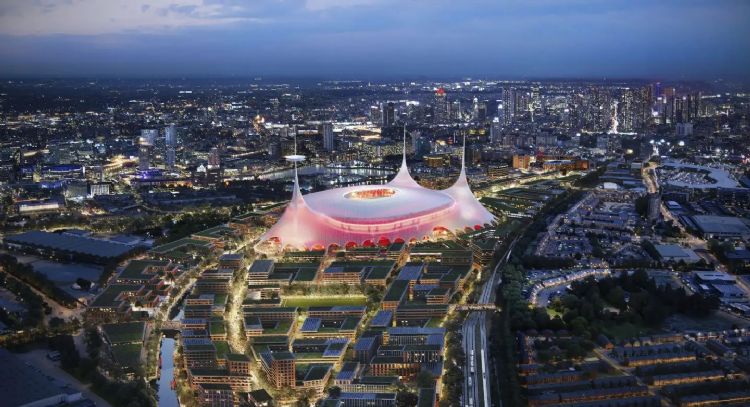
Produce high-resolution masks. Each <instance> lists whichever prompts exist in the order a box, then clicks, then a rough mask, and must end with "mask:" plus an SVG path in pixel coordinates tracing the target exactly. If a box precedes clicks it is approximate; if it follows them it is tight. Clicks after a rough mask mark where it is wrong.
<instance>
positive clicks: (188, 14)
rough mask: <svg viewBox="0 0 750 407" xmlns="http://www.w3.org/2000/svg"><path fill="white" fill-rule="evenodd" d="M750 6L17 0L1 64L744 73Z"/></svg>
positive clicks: (85, 73) (131, 72)
mask: <svg viewBox="0 0 750 407" xmlns="http://www.w3.org/2000/svg"><path fill="white" fill-rule="evenodd" d="M748 16H750V4H748V3H745V2H736V1H717V2H707V1H698V0H696V1H688V2H672V1H670V2H661V3H658V4H652V3H649V2H621V1H616V2H596V1H576V2H573V3H566V4H558V3H557V2H549V1H543V0H538V1H533V2H523V3H522V2H502V3H499V4H494V3H492V2H485V1H475V2H469V4H464V3H462V4H460V5H459V4H454V3H451V2H442V1H441V2H430V3H429V5H427V4H425V3H423V2H409V3H406V4H400V3H396V2H392V1H389V0H383V1H379V0H358V1H349V2H340V1H330V0H326V1H323V0H308V1H305V2H303V1H289V2H255V3H254V4H252V5H246V4H243V3H241V2H231V1H207V2H201V1H193V0H184V1H179V2H172V1H160V0H156V1H138V2H106V3H99V4H96V3H94V2H89V1H78V2H63V1H45V2H34V3H27V2H20V1H14V2H6V3H5V4H4V5H3V6H2V7H0V39H2V45H0V60H2V62H0V76H3V77H9V78H14V77H33V76H45V77H58V76H59V77H182V76H184V77H224V76H237V77H253V76H272V77H316V78H332V79H333V78H337V79H338V78H340V79H362V80H377V79H388V78H394V77H466V76H472V77H475V76H481V77H507V78H551V77H554V78H649V79H663V78H670V79H674V80H693V79H704V80H712V79H719V78H728V79H741V80H745V79H747V78H748V73H747V69H746V68H747V66H748V65H749V64H750V40H748V38H750V26H749V25H748V24H747V23H746V20H747V17H748ZM436 61H437V63H436Z"/></svg>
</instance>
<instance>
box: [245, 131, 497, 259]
mask: <svg viewBox="0 0 750 407" xmlns="http://www.w3.org/2000/svg"><path fill="white" fill-rule="evenodd" d="M405 141H406V138H405V137H404V155H403V160H402V163H401V168H400V169H399V171H398V173H397V174H396V176H395V177H394V178H393V179H392V180H391V181H390V182H388V183H387V184H384V185H366V186H353V187H345V188H335V189H330V190H327V191H321V192H314V193H311V194H308V195H305V196H304V197H303V195H302V193H301V192H300V190H299V181H298V179H297V172H296V168H295V179H294V191H293V193H292V199H291V201H290V202H289V205H287V207H286V210H285V211H284V213H283V214H282V216H281V217H280V218H279V220H278V222H276V224H275V225H274V226H273V227H271V228H270V229H269V230H268V231H266V233H264V234H263V236H261V239H260V243H259V245H258V247H257V249H258V250H260V251H263V249H261V246H262V245H263V244H265V243H269V242H273V243H274V244H277V245H279V247H280V248H287V247H291V248H294V249H310V248H313V247H328V246H329V245H331V244H337V245H339V246H341V247H344V246H350V245H351V244H352V243H354V244H357V245H362V244H363V243H364V242H367V241H369V242H378V241H390V242H393V241H397V240H401V241H410V240H412V239H417V240H420V239H422V238H424V237H425V236H431V235H432V233H433V232H434V231H439V230H441V231H444V230H448V231H463V230H464V229H465V228H467V227H470V228H474V227H476V226H477V225H479V226H483V225H486V224H490V223H492V222H493V221H494V216H493V215H492V214H491V213H490V212H489V211H487V209H485V208H484V206H482V204H481V203H479V201H478V200H477V199H476V197H474V194H473V193H472V192H471V188H470V187H469V182H468V180H467V179H466V170H465V165H464V160H463V158H462V159H461V173H460V175H459V177H458V179H457V180H456V182H455V183H454V184H453V185H452V186H451V187H449V188H448V189H445V190H442V191H437V190H431V189H427V188H424V187H422V186H421V185H419V184H418V183H417V182H416V181H414V179H413V178H412V177H411V175H410V174H409V170H408V168H407V166H406V149H405V147H406V144H405ZM464 148H465V146H464Z"/></svg>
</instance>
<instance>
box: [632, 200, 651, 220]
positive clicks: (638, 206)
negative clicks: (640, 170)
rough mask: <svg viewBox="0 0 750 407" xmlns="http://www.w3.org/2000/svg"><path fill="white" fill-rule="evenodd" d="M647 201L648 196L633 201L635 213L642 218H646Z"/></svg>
mask: <svg viewBox="0 0 750 407" xmlns="http://www.w3.org/2000/svg"><path fill="white" fill-rule="evenodd" d="M648 206H649V199H648V195H643V196H639V197H638V198H636V199H635V211H636V212H637V213H638V214H639V215H641V217H642V218H646V217H647V216H648Z"/></svg>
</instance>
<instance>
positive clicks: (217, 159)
mask: <svg viewBox="0 0 750 407" xmlns="http://www.w3.org/2000/svg"><path fill="white" fill-rule="evenodd" d="M218 167H221V155H220V154H219V149H218V148H217V147H213V148H211V151H209V152H208V168H209V169H211V168H218Z"/></svg>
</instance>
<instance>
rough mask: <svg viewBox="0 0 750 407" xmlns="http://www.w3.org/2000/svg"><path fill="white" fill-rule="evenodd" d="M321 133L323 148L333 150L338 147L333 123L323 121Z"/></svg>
mask: <svg viewBox="0 0 750 407" xmlns="http://www.w3.org/2000/svg"><path fill="white" fill-rule="evenodd" d="M320 132H321V134H322V135H323V149H324V150H326V151H333V150H335V149H336V138H335V136H334V134H333V124H331V123H328V122H326V123H323V124H322V125H321V131H320Z"/></svg>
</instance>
